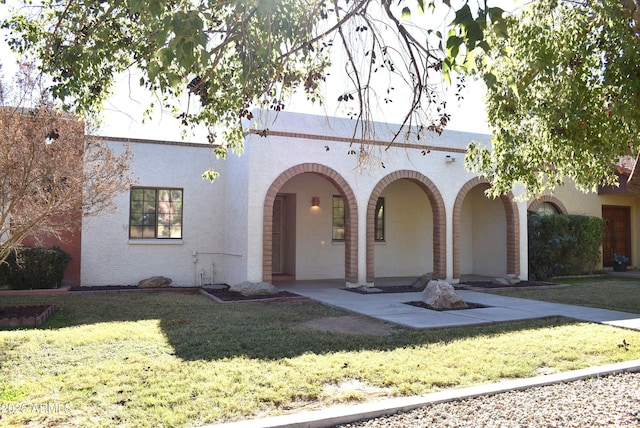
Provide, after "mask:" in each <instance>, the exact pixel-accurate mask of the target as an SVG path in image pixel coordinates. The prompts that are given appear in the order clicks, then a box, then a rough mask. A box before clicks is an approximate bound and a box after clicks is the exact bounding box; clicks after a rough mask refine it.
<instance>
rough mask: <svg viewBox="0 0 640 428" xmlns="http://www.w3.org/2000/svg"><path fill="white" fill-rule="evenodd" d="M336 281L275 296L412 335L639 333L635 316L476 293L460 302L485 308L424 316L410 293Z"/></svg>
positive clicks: (297, 286) (292, 285) (290, 287)
mask: <svg viewBox="0 0 640 428" xmlns="http://www.w3.org/2000/svg"><path fill="white" fill-rule="evenodd" d="M343 287H344V284H343V283H342V282H341V281H284V282H282V283H278V288H279V289H281V290H286V291H291V292H294V293H296V294H299V295H302V296H305V297H308V298H310V299H312V300H316V301H318V302H321V303H324V304H326V305H329V306H334V307H337V308H341V309H345V310H347V311H351V312H355V313H358V314H362V315H367V316H370V317H373V318H378V319H381V320H384V321H388V322H392V323H395V324H399V325H402V326H405V327H410V328H416V329H427V328H444V327H459V326H468V325H478V324H489V323H494V322H505V321H518V320H525V319H534V318H544V317H550V316H563V317H567V318H572V319H576V320H580V321H589V322H595V323H600V324H608V325H613V326H616V327H624V328H630V329H634V330H640V314H632V313H629V312H619V311H610V310H606V309H597V308H587V307H583V306H573V305H564V304H559V303H547V302H541V301H537V300H529V299H520V298H515V297H505V296H498V295H494V294H489V293H482V292H477V291H467V290H460V291H458V294H459V295H460V297H462V299H464V300H465V301H466V302H470V303H477V304H480V305H483V306H487V307H485V308H478V309H464V310H456V311H447V312H437V311H430V310H427V309H423V308H419V307H415V306H411V305H407V304H405V303H406V302H411V301H417V300H420V294H421V293H420V292H419V291H418V292H415V293H376V294H374V293H372V294H359V293H354V292H351V291H347V290H344V289H342V288H343Z"/></svg>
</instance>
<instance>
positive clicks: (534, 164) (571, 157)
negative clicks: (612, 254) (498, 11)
mask: <svg viewBox="0 0 640 428" xmlns="http://www.w3.org/2000/svg"><path fill="white" fill-rule="evenodd" d="M623 12H624V11H623V10H622V6H621V5H620V4H619V3H618V2H617V1H615V0H605V1H603V2H598V3H594V2H590V3H584V4H582V3H580V4H577V3H569V2H556V1H550V0H540V1H538V2H537V3H535V4H532V5H531V6H529V7H528V8H525V9H524V10H523V12H522V14H521V15H519V16H517V17H512V18H510V19H508V20H507V21H505V23H506V25H507V27H508V28H507V29H508V31H509V38H508V39H503V42H502V43H493V44H492V50H491V51H490V54H489V55H486V56H485V57H483V58H482V61H478V67H479V72H478V73H479V74H480V76H482V77H483V78H484V80H485V83H486V84H487V88H488V98H487V112H488V116H489V117H488V119H489V122H490V124H491V126H492V128H493V131H494V136H493V147H492V149H489V148H488V147H480V146H477V145H476V146H473V147H472V149H471V151H470V152H469V154H468V156H467V164H468V166H469V167H471V168H473V170H475V171H476V172H479V173H481V174H484V175H485V176H487V177H489V178H490V180H491V181H492V192H493V193H494V194H496V195H497V194H500V193H506V192H508V191H509V190H511V189H512V188H513V186H514V185H515V184H516V183H518V182H521V183H524V184H525V185H526V186H527V188H528V191H529V192H530V194H531V195H532V196H536V195H538V194H539V193H541V192H543V191H544V190H545V189H552V188H554V187H556V186H558V185H561V184H562V183H563V182H564V181H565V179H566V178H570V179H572V180H573V181H574V182H575V183H576V185H577V186H578V187H579V188H581V189H583V190H595V188H596V186H597V185H599V184H609V183H614V182H615V181H616V175H615V165H616V164H617V163H618V162H619V158H620V157H621V156H625V155H630V156H633V157H635V156H636V154H637V150H638V149H637V142H638V137H639V136H640V135H639V134H640V109H639V108H640V101H638V100H639V99H640V74H638V73H637V72H634V70H638V66H637V64H638V61H640V51H639V49H638V46H639V45H640V43H639V37H638V35H637V34H635V33H634V32H633V31H631V30H630V28H631V26H630V18H629V17H627V18H625V17H624V14H623ZM493 31H494V33H493V36H492V37H500V35H499V34H498V33H502V32H504V28H502V26H496V27H494V28H493ZM492 41H495V39H491V38H490V42H492Z"/></svg>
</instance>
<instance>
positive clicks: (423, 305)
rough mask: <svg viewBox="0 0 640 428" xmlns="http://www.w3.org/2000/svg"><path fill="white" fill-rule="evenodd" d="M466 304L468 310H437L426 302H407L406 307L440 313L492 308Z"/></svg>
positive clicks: (477, 304)
mask: <svg viewBox="0 0 640 428" xmlns="http://www.w3.org/2000/svg"><path fill="white" fill-rule="evenodd" d="M466 303H467V307H466V308H453V309H437V308H434V307H433V306H431V305H428V304H426V303H425V302H420V301H416V302H406V303H405V305H411V306H416V307H418V308H424V309H429V310H430V311H438V312H449V311H464V310H467V309H480V308H490V307H491V306H486V305H481V304H479V303H471V302H466Z"/></svg>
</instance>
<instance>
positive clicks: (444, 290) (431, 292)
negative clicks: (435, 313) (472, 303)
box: [422, 280, 468, 309]
mask: <svg viewBox="0 0 640 428" xmlns="http://www.w3.org/2000/svg"><path fill="white" fill-rule="evenodd" d="M422 301H423V302H424V303H426V304H427V305H429V306H431V307H432V308H434V309H464V308H467V307H468V305H467V304H466V303H465V301H464V300H462V299H461V298H460V296H458V293H456V290H455V288H453V286H452V285H451V284H449V283H448V282H446V281H439V280H435V281H429V283H428V284H427V286H426V287H425V289H424V291H423V292H422Z"/></svg>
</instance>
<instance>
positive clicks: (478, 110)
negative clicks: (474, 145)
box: [0, 0, 510, 142]
mask: <svg viewBox="0 0 640 428" xmlns="http://www.w3.org/2000/svg"><path fill="white" fill-rule="evenodd" d="M500 1H505V2H509V3H510V0H500ZM5 7H6V5H4V4H0V18H1V17H3V16H5V15H6V10H5ZM503 7H504V6H503ZM505 9H507V8H506V7H505ZM0 58H1V61H2V65H3V67H2V71H3V75H4V77H5V79H9V78H10V77H11V76H12V75H14V74H15V72H16V71H17V65H16V64H15V56H14V55H13V53H12V52H11V51H10V50H9V48H8V46H7V44H6V42H5V40H4V36H2V38H1V39H0ZM139 80H140V75H135V74H133V75H122V76H119V79H118V84H117V85H116V90H115V93H114V95H113V96H112V97H111V98H110V99H109V101H108V102H107V103H106V105H105V111H104V115H103V119H104V120H103V124H102V125H101V127H100V130H99V131H98V133H99V134H101V135H105V136H110V137H124V138H127V137H128V138H142V139H162V140H171V141H180V140H182V139H183V136H182V128H181V127H180V125H179V122H178V121H177V120H175V119H174V118H173V117H172V115H171V113H169V112H167V111H162V110H160V109H156V110H155V111H154V114H153V115H152V117H153V120H151V121H148V122H146V123H143V112H144V110H145V109H146V108H147V107H148V105H149V102H150V101H152V98H150V96H149V94H147V93H146V92H144V91H143V90H142V89H141V88H140V87H139V85H138V83H137V82H138V81H139ZM454 92H455V90H454V89H453V88H452V89H450V90H449V91H448V92H447V108H448V111H449V113H450V114H451V121H450V122H449V125H448V127H447V129H451V130H458V131H468V132H477V133H488V132H489V129H488V126H487V124H486V113H485V109H484V103H483V97H484V88H483V86H482V84H480V83H477V82H472V81H468V82H467V87H466V89H465V90H464V91H463V93H462V94H463V95H464V99H463V100H462V101H458V99H457V97H456V96H455V94H454ZM326 97H327V99H331V98H332V99H335V98H337V95H336V96H335V97H334V95H333V94H331V93H327V94H326ZM398 102H399V101H398ZM155 104H158V102H156V103H155ZM330 108H332V109H333V110H329V109H330ZM286 109H287V110H288V111H294V112H306V113H313V114H320V115H325V114H329V115H337V116H344V115H345V112H342V111H340V110H338V109H337V108H335V107H329V108H326V107H322V106H319V105H312V104H310V103H309V102H308V101H306V99H305V97H303V96H300V97H296V98H295V99H293V100H291V101H290V102H289V103H288V104H287V107H286ZM400 110H401V109H389V110H388V111H387V112H385V114H384V115H379V116H377V117H376V120H378V121H384V122H390V123H398V122H400V121H401V119H402V117H400V116H397V115H396V116H394V112H397V111H400ZM187 140H189V141H194V142H206V133H205V132H196V134H195V135H189V136H188V138H187Z"/></svg>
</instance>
